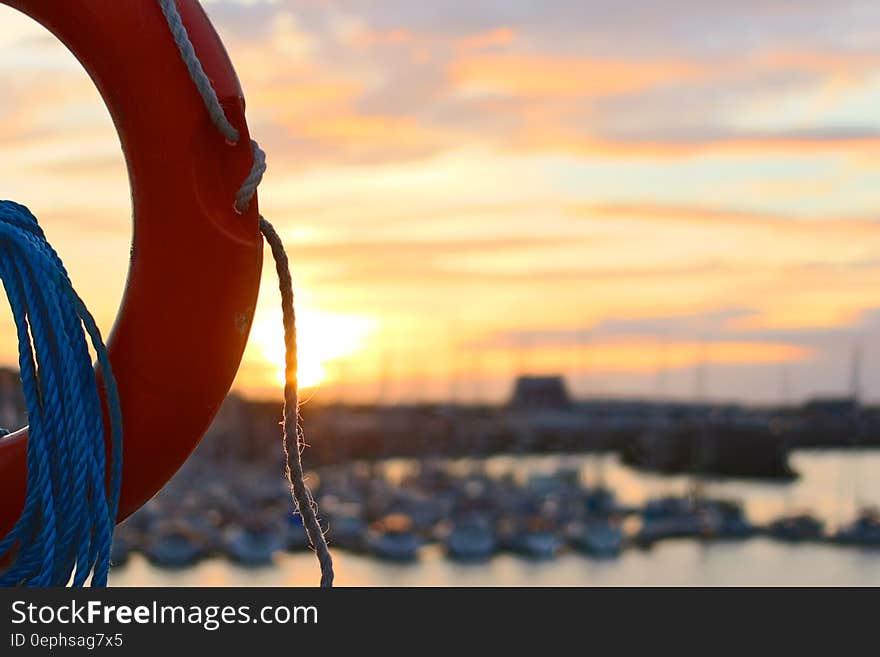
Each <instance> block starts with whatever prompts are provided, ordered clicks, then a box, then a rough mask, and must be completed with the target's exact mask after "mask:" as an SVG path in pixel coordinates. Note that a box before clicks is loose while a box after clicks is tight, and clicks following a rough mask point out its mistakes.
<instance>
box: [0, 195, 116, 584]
mask: <svg viewBox="0 0 880 657" xmlns="http://www.w3.org/2000/svg"><path fill="white" fill-rule="evenodd" d="M0 279H2V281H3V287H4V289H5V290H6V296H7V299H8V300H9V305H10V308H11V309H12V314H13V317H14V320H15V328H16V332H17V335H18V351H19V369H20V373H21V380H22V387H23V391H24V398H25V404H26V406H27V411H28V420H29V422H30V428H29V431H28V444H27V470H28V472H27V494H26V498H25V505H24V510H23V512H22V515H21V517H20V518H19V519H18V521H17V522H16V524H15V526H14V527H13V528H12V530H11V531H10V533H9V534H8V535H7V536H6V537H5V538H4V539H3V540H2V541H0V556H2V555H4V554H8V553H10V552H11V551H13V550H14V557H13V561H12V564H11V565H10V566H9V567H8V568H7V569H6V571H5V572H2V571H0V586H21V585H24V586H65V585H67V584H68V583H72V584H73V585H74V586H84V585H85V583H86V581H87V580H88V578H89V575H91V576H92V578H91V585H92V586H106V585H107V573H108V571H109V568H110V543H111V541H112V538H113V527H114V525H115V524H116V515H117V511H118V509H119V491H120V487H121V483H122V411H121V409H120V405H119V395H118V392H117V389H116V381H115V379H114V378H113V372H112V369H111V367H110V360H109V358H108V356H107V349H106V347H105V346H104V343H103V341H102V339H101V334H100V331H99V330H98V327H97V325H96V324H95V321H94V319H93V318H92V316H91V314H90V313H89V311H88V309H87V308H86V306H85V304H84V303H83V302H82V300H81V299H80V298H79V296H78V295H77V294H76V292H75V291H74V289H73V285H72V284H71V282H70V279H69V277H68V275H67V271H66V270H65V269H64V265H63V264H62V263H61V259H60V258H59V257H58V254H57V253H55V251H54V249H53V248H52V247H51V246H50V245H49V243H48V242H47V241H46V236H45V235H44V234H43V231H42V229H41V228H40V226H39V225H38V223H37V220H36V218H35V217H34V215H33V214H31V212H30V211H29V210H28V209H27V208H26V207H24V206H23V205H19V204H18V203H14V202H12V201H0ZM86 335H87V336H88V338H89V341H90V342H91V345H92V348H93V349H94V351H95V353H96V354H97V358H98V365H99V367H100V371H101V376H102V381H103V388H104V391H105V393H106V397H107V407H108V411H109V416H110V432H111V439H110V442H111V445H112V450H111V458H110V476H109V481H106V472H107V463H106V455H105V444H104V423H103V419H102V411H101V400H100V396H99V388H98V380H97V377H96V372H95V369H94V368H93V367H92V361H91V356H90V354H89V349H88V344H87V342H86Z"/></svg>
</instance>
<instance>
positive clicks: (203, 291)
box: [0, 0, 263, 536]
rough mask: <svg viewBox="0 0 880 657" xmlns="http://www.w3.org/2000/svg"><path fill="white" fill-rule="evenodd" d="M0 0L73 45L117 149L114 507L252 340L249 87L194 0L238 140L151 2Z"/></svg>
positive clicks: (11, 503)
mask: <svg viewBox="0 0 880 657" xmlns="http://www.w3.org/2000/svg"><path fill="white" fill-rule="evenodd" d="M0 2H2V3H3V4H6V5H9V6H11V7H13V8H15V9H18V10H20V11H22V12H23V13H25V14H27V15H28V16H30V17H32V18H34V19H35V20H37V21H38V22H40V23H41V24H43V25H44V26H45V27H47V28H48V29H49V30H50V31H51V32H52V33H53V34H55V36H56V37H58V38H59V39H60V40H61V41H62V42H63V43H64V44H65V45H66V46H67V47H68V48H69V49H70V50H71V51H72V52H73V53H74V55H76V57H77V58H78V59H79V60H80V62H81V63H82V64H83V66H84V67H85V69H86V70H87V71H88V73H89V75H90V76H91V77H92V79H93V80H94V82H95V84H96V85H97V87H98V90H99V91H100V93H101V95H102V96H103V98H104V101H105V103H106V104H107V107H108V109H109V111H110V114H111V116H112V117H113V121H114V123H115V125H116V129H117V131H118V133H119V137H120V140H121V142H122V149H123V151H124V153H125V158H126V163H127V166H128V172H129V177H130V181H131V189H132V199H133V209H134V238H133V244H132V250H131V264H130V268H129V272H128V281H127V283H126V288H125V295H124V297H123V300H122V305H121V308H120V310H119V315H118V317H117V319H116V323H115V325H114V327H113V330H112V332H111V334H110V337H109V340H108V349H109V353H110V360H111V362H112V363H113V371H114V374H115V375H116V379H117V383H118V388H119V395H120V399H121V404H122V411H123V416H124V419H123V426H124V436H125V446H124V450H123V459H124V464H123V478H122V497H121V502H120V508H119V519H120V520H121V519H123V518H125V517H126V516H128V515H130V514H131V513H132V512H134V511H135V510H137V509H138V508H139V507H140V506H141V505H142V504H144V503H145V502H146V501H147V500H149V499H150V498H151V497H152V496H153V495H155V494H156V492H157V491H158V490H159V489H160V488H161V487H162V486H163V485H164V484H165V483H166V482H167V481H168V480H169V479H170V478H171V476H172V475H173V474H174V473H175V472H176V471H177V469H178V468H179V467H180V466H181V465H182V464H183V462H184V461H185V460H186V458H187V457H188V456H189V455H190V453H191V452H192V450H193V449H194V448H195V447H196V445H197V444H198V442H199V440H201V437H202V435H203V434H204V432H205V431H206V430H207V428H208V426H209V425H210V423H211V421H212V419H213V418H214V415H215V414H216V412H217V410H218V408H219V407H220V404H221V403H222V401H223V399H224V397H225V396H226V394H227V392H228V391H229V387H230V386H231V384H232V380H233V378H234V377H235V373H236V371H237V369H238V366H239V364H240V362H241V357H242V353H243V351H244V347H245V344H246V342H247V337H248V332H249V330H250V325H251V320H252V318H253V313H254V308H255V306H256V301H257V292H258V289H259V283H260V273H261V269H262V262H263V258H262V238H261V236H260V231H259V225H258V210H257V203H256V200H254V202H252V203H251V204H250V207H249V209H248V211H247V212H246V213H245V214H244V215H239V214H238V213H237V212H236V211H235V209H234V207H233V204H234V201H235V194H236V192H237V191H238V189H239V187H240V185H241V182H242V181H243V180H244V179H245V178H246V177H247V175H248V173H249V171H250V169H251V166H252V163H253V158H252V154H251V148H250V139H249V137H248V131H247V124H246V122H245V116H244V98H243V95H242V92H241V88H240V86H239V83H238V79H237V77H236V75H235V71H234V70H233V68H232V64H231V62H230V61H229V57H228V56H227V54H226V51H225V49H224V47H223V44H222V42H221V41H220V38H219V36H218V35H217V33H216V32H215V31H214V28H213V27H212V26H211V23H210V21H209V20H208V18H207V16H206V15H205V13H204V11H203V10H202V9H201V7H200V6H199V4H198V2H196V0H178V2H177V4H178V8H179V10H180V13H181V16H182V18H183V21H184V24H185V26H186V28H187V30H188V32H189V35H190V38H191V40H192V42H193V45H194V47H195V50H196V53H197V54H198V56H199V58H200V60H201V62H202V65H203V67H204V69H205V72H206V73H207V75H208V77H209V78H210V79H211V81H212V84H213V86H214V89H215V91H216V92H217V96H218V97H219V99H220V101H221V104H222V105H223V107H224V109H225V110H226V114H227V116H228V117H229V120H230V121H231V122H232V124H233V125H234V126H235V127H236V128H237V129H238V130H239V132H240V136H241V138H240V140H239V142H238V143H237V144H236V145H231V144H229V143H227V142H226V141H225V140H224V138H223V137H222V136H220V135H219V133H218V132H217V129H216V128H215V127H214V125H213V124H212V123H211V120H210V118H209V116H208V114H207V112H206V110H205V106H204V104H203V102H202V99H201V98H200V96H199V94H198V92H197V90H196V87H195V86H194V85H193V82H192V80H191V79H190V76H189V73H188V72H187V70H186V67H185V66H184V64H183V62H182V61H181V58H180V53H179V51H178V49H177V46H176V45H175V43H174V40H173V38H172V36H171V33H170V32H169V29H168V25H167V23H166V21H165V18H164V17H163V15H162V12H161V10H160V8H159V5H158V3H155V2H119V1H118V0H77V1H76V2H60V1H59V0H0ZM95 266H98V267H100V266H101V264H100V263H99V262H96V263H95ZM107 433H108V434H109V431H108V432H107ZM26 445H27V428H24V429H22V430H20V431H17V432H15V433H13V434H10V435H9V436H6V437H5V438H2V439H0V490H2V495H3V504H2V505H0V536H5V535H6V534H7V533H8V532H9V530H10V529H11V528H12V526H13V525H14V523H15V521H16V520H17V519H18V516H19V515H20V514H21V511H22V508H23V506H24V499H25V491H26V477H27V465H26V463H27V461H26Z"/></svg>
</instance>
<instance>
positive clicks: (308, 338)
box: [251, 307, 374, 388]
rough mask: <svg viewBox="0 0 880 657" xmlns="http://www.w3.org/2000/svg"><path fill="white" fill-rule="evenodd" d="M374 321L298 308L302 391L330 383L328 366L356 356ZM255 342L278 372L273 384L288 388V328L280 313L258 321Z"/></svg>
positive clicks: (298, 371)
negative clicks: (285, 374) (283, 322)
mask: <svg viewBox="0 0 880 657" xmlns="http://www.w3.org/2000/svg"><path fill="white" fill-rule="evenodd" d="M373 325H374V321H372V320H371V319H369V318H366V317H361V316H358V315H342V314H335V313H328V312H323V311H319V310H312V309H309V308H306V307H304V308H297V342H298V348H297V353H298V356H299V364H298V367H297V378H298V379H299V385H300V387H301V388H314V387H317V386H318V385H320V384H321V383H323V382H324V381H326V380H327V378H328V374H327V366H328V364H329V363H331V362H332V361H334V360H337V359H340V358H345V357H346V356H350V355H352V354H354V353H356V352H357V351H358V350H359V349H360V348H361V345H362V344H363V342H364V339H365V338H366V336H367V335H368V334H369V333H370V332H371V331H372V330H373ZM251 342H252V343H253V344H254V345H255V346H256V348H257V350H258V351H259V355H260V358H261V359H262V360H263V361H264V362H265V363H267V364H268V365H269V366H270V367H271V368H272V371H273V372H274V380H273V382H272V383H273V384H277V385H281V386H283V385H284V380H285V376H284V328H283V326H282V323H281V317H280V312H277V313H272V315H271V316H270V317H266V318H264V319H261V320H258V321H257V322H256V323H254V326H253V329H252V330H251Z"/></svg>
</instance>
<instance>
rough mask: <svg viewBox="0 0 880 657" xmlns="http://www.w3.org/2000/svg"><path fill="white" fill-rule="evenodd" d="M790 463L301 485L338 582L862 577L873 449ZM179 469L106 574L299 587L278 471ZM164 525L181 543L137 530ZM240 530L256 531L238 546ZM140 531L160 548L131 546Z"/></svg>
mask: <svg viewBox="0 0 880 657" xmlns="http://www.w3.org/2000/svg"><path fill="white" fill-rule="evenodd" d="M792 462H793V465H794V466H795V467H796V468H797V470H798V472H800V476H799V477H798V479H797V480H795V481H793V482H786V483H778V482H762V481H756V480H736V479H712V478H706V479H705V480H703V481H702V482H701V483H700V489H695V488H694V481H693V478H692V477H690V476H681V475H679V476H662V475H656V474H652V473H646V472H642V471H638V470H634V469H632V468H631V467H629V466H627V465H626V464H624V463H622V462H621V461H620V460H619V458H618V457H616V456H614V455H595V454H588V455H565V456H496V457H489V458H486V459H470V458H465V459H455V460H440V461H432V462H427V463H426V462H419V461H418V460H414V459H392V460H388V461H383V462H377V463H372V464H370V463H366V462H358V463H354V464H347V465H339V466H327V467H324V468H320V469H318V470H316V471H313V472H310V474H309V479H310V483H311V485H312V487H313V489H314V493H315V497H316V500H317V501H318V504H319V508H320V510H321V516H322V518H323V519H324V524H325V526H326V527H327V529H328V537H329V538H330V541H331V546H332V547H333V548H334V552H335V555H336V560H337V561H338V563H339V573H340V575H339V576H340V584H342V585H346V584H348V585H382V584H386V585H393V584H399V585H410V584H412V585H419V584H421V585H432V584H433V585H437V584H440V585H447V584H450V585H454V584H462V585H467V584H475V585H491V584H497V585H520V584H535V585H545V584H547V585H552V584H555V585H578V584H625V583H630V584H713V583H715V584H747V583H753V584H754V583H789V584H798V583H818V584H822V583H836V584H840V583H845V584H853V585H860V584H872V585H878V584H880V540H878V535H877V516H876V514H873V513H872V512H870V511H868V510H867V509H866V507H865V500H868V499H880V484H878V482H877V481H876V478H873V480H872V478H869V477H868V476H867V474H868V473H870V472H872V471H877V469H878V468H880V453H878V452H874V451H868V450H860V451H852V450H847V451H842V450H804V451H798V452H796V453H794V454H793V455H792ZM185 475H186V476H184V477H178V478H177V479H175V480H174V483H173V484H172V486H171V487H170V488H169V489H168V490H167V491H163V493H162V494H161V495H160V496H159V497H157V498H156V499H155V500H154V501H153V502H151V503H150V504H149V505H148V506H147V507H145V509H144V510H143V511H141V512H139V513H138V514H137V515H135V516H134V517H132V518H131V519H130V520H129V521H128V522H126V523H125V524H123V525H122V526H121V527H120V529H119V530H118V532H117V541H118V542H125V544H126V549H125V550H124V551H120V553H119V554H117V555H115V556H116V561H117V566H116V567H115V568H114V570H113V574H112V577H111V583H112V584H114V585H119V586H125V585H173V584H180V585H188V583H196V584H203V585H211V584H214V585H224V584H228V585H236V584H237V585H248V584H254V583H258V584H265V585H271V584H310V583H313V582H312V579H313V576H314V563H313V559H314V557H313V556H312V554H311V553H310V552H309V551H308V548H307V545H306V542H305V539H304V534H303V533H302V528H301V525H300V524H299V522H298V521H297V516H294V515H293V514H292V513H291V508H290V506H289V502H288V500H287V497H286V495H285V490H284V483H283V481H280V480H278V479H277V478H276V479H269V480H267V479H266V477H265V473H263V472H260V471H258V470H254V469H250V470H248V471H242V470H240V469H231V470H224V469H214V468H210V469H204V470H202V471H201V472H200V473H198V474H196V473H189V472H187V473H185ZM266 481H272V482H274V484H276V485H272V486H270V485H267V484H266V483H265V482H266ZM273 489H274V490H273ZM257 490H259V493H258V492H256V491H257ZM194 491H197V492H194ZM247 491H251V492H247ZM857 518H860V520H857ZM206 519H207V521H206ZM806 519H809V521H807V520H806ZM169 521H172V522H173V523H174V524H176V525H177V526H178V527H182V528H185V529H183V531H184V532H185V536H186V537H187V541H188V545H189V548H188V549H183V548H181V547H180V546H179V541H180V539H178V538H174V536H175V534H173V533H170V532H156V531H154V530H153V529H152V527H153V526H160V525H162V524H165V523H168V522H169ZM245 527H263V528H266V529H267V528H272V529H271V534H272V537H271V538H267V537H266V535H267V534H264V535H263V536H264V537H263V538H261V537H260V535H259V534H256V535H250V538H246V539H242V538H240V537H242V536H247V535H248V534H247V532H248V531H250V530H247V529H245ZM337 530H338V531H337ZM267 533H269V532H267ZM156 541H159V542H165V543H167V546H168V547H167V548H166V549H167V550H168V552H169V553H172V554H175V556H173V557H172V558H171V559H170V560H169V561H164V562H163V560H162V559H161V555H160V554H159V553H157V552H156V551H155V548H154V549H153V551H152V552H147V551H144V547H145V546H148V545H153V546H155V545H156ZM231 541H235V542H231ZM242 546H247V547H245V548H244V549H242ZM175 551H176V552H175ZM177 554H180V555H183V556H182V557H180V556H176V555H177ZM196 554H197V555H198V556H194V555H196ZM242 554H245V555H247V558H245V559H242V558H241V556H242ZM184 562H185V563H184ZM184 566H185V567H184Z"/></svg>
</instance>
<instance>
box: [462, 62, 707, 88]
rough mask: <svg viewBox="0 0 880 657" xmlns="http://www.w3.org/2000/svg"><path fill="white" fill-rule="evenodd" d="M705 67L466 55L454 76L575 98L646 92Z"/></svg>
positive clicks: (475, 84) (474, 84)
mask: <svg viewBox="0 0 880 657" xmlns="http://www.w3.org/2000/svg"><path fill="white" fill-rule="evenodd" d="M701 73H702V67H700V66H699V65H697V64H694V63H688V62H683V61H674V60H667V61H664V60H651V61H642V62H638V61H632V60H612V59H605V60H603V59H591V58H584V57H554V56H549V55H524V54H504V55H478V56H471V57H461V58H459V59H458V60H456V61H454V62H453V63H452V65H451V69H450V74H451V76H452V78H453V80H454V81H455V82H456V83H457V84H458V85H460V86H463V87H465V88H470V89H476V90H483V91H489V92H496V93H505V94H511V95H515V96H524V97H538V98H576V97H588V96H606V95H615V94H623V93H631V92H634V91H641V90H644V89H647V88H650V87H653V86H655V85H657V84H661V83H663V82H671V81H681V80H683V79H688V78H694V77H696V76H697V75H700V74H701Z"/></svg>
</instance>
